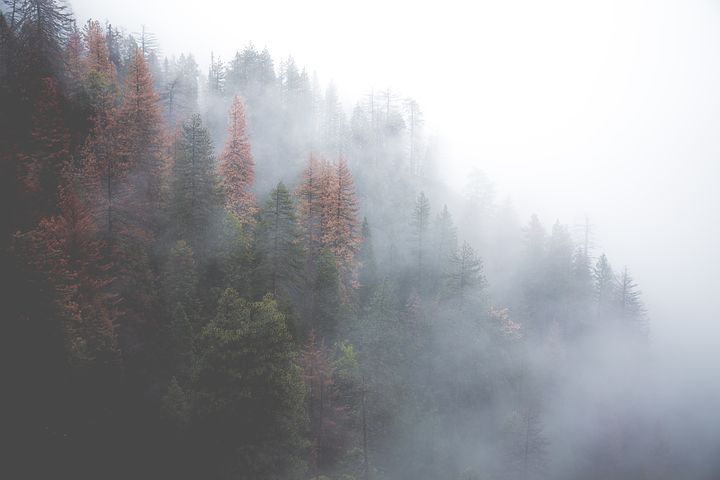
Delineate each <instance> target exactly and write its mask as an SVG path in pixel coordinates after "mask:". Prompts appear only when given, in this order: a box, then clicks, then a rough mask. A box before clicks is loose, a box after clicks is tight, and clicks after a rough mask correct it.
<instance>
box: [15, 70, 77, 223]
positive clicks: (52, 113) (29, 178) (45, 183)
mask: <svg viewBox="0 0 720 480" xmlns="http://www.w3.org/2000/svg"><path fill="white" fill-rule="evenodd" d="M32 125H33V126H32V132H31V138H30V144H29V145H28V148H27V150H26V151H25V152H24V153H23V154H21V158H20V161H21V168H20V172H19V175H20V180H21V182H22V184H23V186H24V188H25V192H26V195H27V199H28V201H29V202H30V205H31V210H32V211H33V213H34V214H35V216H36V219H39V217H40V216H43V215H48V214H53V213H56V212H57V205H58V203H59V199H58V196H57V195H58V191H59V190H58V188H59V186H60V185H61V184H62V183H63V179H62V175H63V173H66V172H68V171H69V169H70V167H71V163H70V132H68V130H67V127H66V126H65V119H64V118H63V115H62V111H61V108H60V100H59V97H58V93H57V90H56V88H55V82H53V80H52V79H50V78H45V79H43V81H42V90H41V92H40V95H39V96H38V98H37V100H36V101H35V104H34V106H33V115H32Z"/></svg>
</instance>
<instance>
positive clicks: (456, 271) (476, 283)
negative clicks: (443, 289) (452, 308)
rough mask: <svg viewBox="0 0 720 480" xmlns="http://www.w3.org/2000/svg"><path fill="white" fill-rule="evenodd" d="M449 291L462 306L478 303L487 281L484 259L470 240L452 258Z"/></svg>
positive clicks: (448, 282) (451, 296) (448, 283)
mask: <svg viewBox="0 0 720 480" xmlns="http://www.w3.org/2000/svg"><path fill="white" fill-rule="evenodd" d="M450 264H451V268H450V273H449V274H448V280H447V291H448V294H449V296H450V298H453V299H456V300H457V301H458V303H459V305H460V307H461V308H462V307H465V306H471V305H477V302H478V301H479V300H481V294H482V291H483V289H484V288H485V286H486V284H487V282H486V280H485V277H484V275H483V267H482V261H481V260H480V259H479V258H478V257H477V255H476V254H475V251H474V250H473V249H472V247H471V246H470V244H469V243H468V242H463V244H462V247H460V249H459V250H458V251H456V252H455V254H454V255H453V257H452V258H451V260H450Z"/></svg>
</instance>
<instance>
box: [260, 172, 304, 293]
mask: <svg viewBox="0 0 720 480" xmlns="http://www.w3.org/2000/svg"><path fill="white" fill-rule="evenodd" d="M301 248H302V247H301V238H300V232H299V231H298V228H297V219H296V215H295V206H294V205H293V201H292V198H291V197H290V192H289V191H288V189H287V188H286V187H285V185H284V184H283V183H282V182H280V183H278V185H277V187H275V189H274V190H273V191H272V192H271V193H270V198H269V199H268V201H267V202H266V204H265V206H264V208H263V209H262V210H261V212H260V224H259V225H258V234H257V250H258V252H259V253H260V255H261V256H262V257H261V269H262V272H263V276H264V277H266V278H267V281H268V288H269V291H270V292H272V293H273V294H275V295H276V296H277V295H278V294H279V293H280V292H282V293H283V294H286V295H287V294H288V293H289V292H290V291H291V290H292V287H293V285H294V284H296V283H297V281H298V279H299V276H300V274H301V270H302V250H301Z"/></svg>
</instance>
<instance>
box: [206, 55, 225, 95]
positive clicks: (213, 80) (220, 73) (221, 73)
mask: <svg viewBox="0 0 720 480" xmlns="http://www.w3.org/2000/svg"><path fill="white" fill-rule="evenodd" d="M224 87H225V65H224V64H223V62H222V60H220V57H217V59H216V57H215V53H214V52H210V68H209V70H208V88H209V89H210V92H212V93H213V94H215V95H220V94H222V93H223V90H224Z"/></svg>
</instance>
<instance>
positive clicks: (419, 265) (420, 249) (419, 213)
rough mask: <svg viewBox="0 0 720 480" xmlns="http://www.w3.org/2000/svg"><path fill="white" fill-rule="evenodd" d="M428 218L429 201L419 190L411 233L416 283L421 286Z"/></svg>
mask: <svg viewBox="0 0 720 480" xmlns="http://www.w3.org/2000/svg"><path fill="white" fill-rule="evenodd" d="M429 220H430V201H429V200H428V198H427V197H426V196H425V193H424V192H420V195H418V197H417V200H416V201H415V209H414V210H413V214H412V222H411V226H412V234H413V237H414V248H413V249H414V251H415V267H416V270H417V285H418V287H421V286H422V278H423V274H424V270H425V262H426V261H427V260H426V258H424V257H425V250H426V249H427V231H428V227H429Z"/></svg>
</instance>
